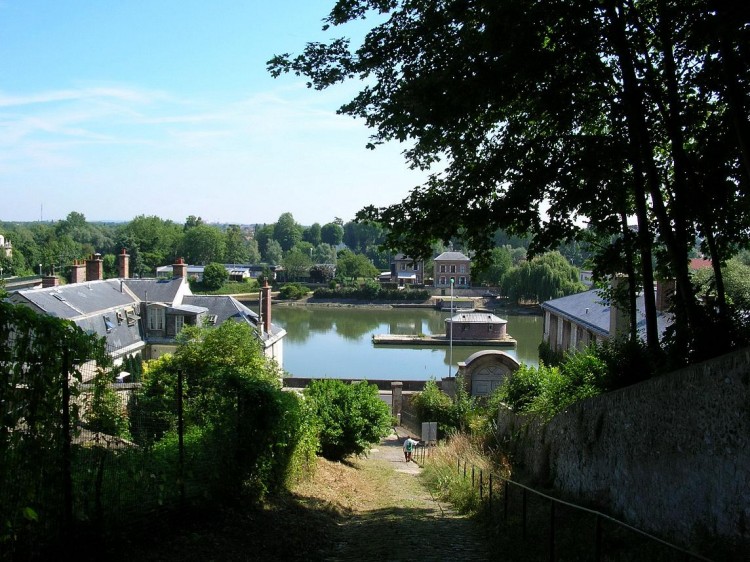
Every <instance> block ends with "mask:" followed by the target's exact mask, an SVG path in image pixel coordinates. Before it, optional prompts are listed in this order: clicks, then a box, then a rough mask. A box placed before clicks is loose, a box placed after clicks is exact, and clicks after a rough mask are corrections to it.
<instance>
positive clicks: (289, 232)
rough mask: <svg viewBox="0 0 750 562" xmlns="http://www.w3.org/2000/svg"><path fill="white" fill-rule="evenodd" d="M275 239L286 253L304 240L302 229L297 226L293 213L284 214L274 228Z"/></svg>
mask: <svg viewBox="0 0 750 562" xmlns="http://www.w3.org/2000/svg"><path fill="white" fill-rule="evenodd" d="M273 239H274V240H276V241H277V242H278V243H279V244H281V249H282V250H283V251H285V252H288V251H289V250H291V249H292V248H293V247H294V245H295V244H297V242H299V241H300V240H302V227H301V226H300V225H299V224H297V223H296V222H295V220H294V217H293V216H292V213H283V214H282V215H281V216H280V217H279V220H277V221H276V224H275V225H274V227H273Z"/></svg>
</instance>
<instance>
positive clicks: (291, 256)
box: [282, 248, 312, 281]
mask: <svg viewBox="0 0 750 562" xmlns="http://www.w3.org/2000/svg"><path fill="white" fill-rule="evenodd" d="M282 265H283V266H284V269H285V270H286V276H287V279H288V280H290V281H297V280H299V279H300V278H301V277H303V276H304V275H305V274H306V273H307V272H308V271H309V270H310V266H312V260H311V259H310V255H309V254H308V253H307V252H303V251H300V250H298V249H296V248H295V249H293V250H292V251H290V252H289V253H288V254H287V255H286V256H284V259H283V260H282Z"/></svg>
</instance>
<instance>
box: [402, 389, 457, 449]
mask: <svg viewBox="0 0 750 562" xmlns="http://www.w3.org/2000/svg"><path fill="white" fill-rule="evenodd" d="M411 400H412V403H413V404H414V406H415V408H416V410H417V415H418V416H419V419H420V420H421V421H424V422H428V421H434V422H437V424H438V433H439V435H441V436H445V435H447V434H448V433H449V432H450V431H451V430H452V429H455V424H454V416H453V401H452V400H451V398H450V396H448V395H447V394H446V393H445V392H443V391H442V390H440V388H438V385H437V383H436V382H435V380H434V379H430V380H428V381H427V382H426V383H425V386H424V389H423V390H422V392H420V393H418V394H414V395H413V396H412V397H411Z"/></svg>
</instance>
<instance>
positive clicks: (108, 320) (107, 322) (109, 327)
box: [104, 316, 115, 333]
mask: <svg viewBox="0 0 750 562" xmlns="http://www.w3.org/2000/svg"><path fill="white" fill-rule="evenodd" d="M104 326H105V327H106V328H107V333H110V332H111V331H112V330H114V329H115V325H114V324H113V323H112V319H111V318H110V317H109V316H105V317H104Z"/></svg>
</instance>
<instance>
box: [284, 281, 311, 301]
mask: <svg viewBox="0 0 750 562" xmlns="http://www.w3.org/2000/svg"><path fill="white" fill-rule="evenodd" d="M309 292H310V291H309V289H308V288H307V287H305V286H304V285H302V284H301V283H287V284H286V285H283V286H282V287H281V289H279V297H281V298H282V299H292V300H297V299H301V298H302V297H305V296H307V293H309Z"/></svg>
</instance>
